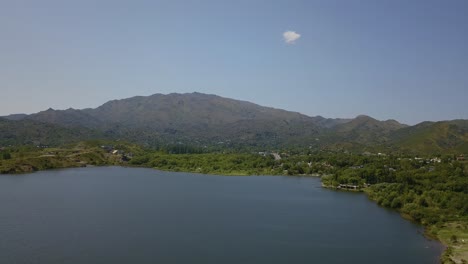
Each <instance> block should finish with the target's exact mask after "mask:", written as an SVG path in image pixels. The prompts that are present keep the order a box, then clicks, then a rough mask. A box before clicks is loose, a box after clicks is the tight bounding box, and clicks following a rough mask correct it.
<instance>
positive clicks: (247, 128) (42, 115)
mask: <svg viewBox="0 0 468 264" xmlns="http://www.w3.org/2000/svg"><path fill="white" fill-rule="evenodd" d="M5 118H7V119H10V120H5V119H4V120H3V121H2V122H3V124H4V127H3V131H0V136H1V137H2V138H0V142H17V143H20V142H32V141H35V142H42V141H44V142H45V141H47V142H52V141H53V137H51V136H49V135H48V134H52V135H53V134H54V132H56V133H58V134H60V135H63V136H58V137H56V140H55V141H57V142H61V141H70V140H75V139H76V140H78V139H80V138H92V137H96V136H99V137H106V138H113V139H125V140H129V141H132V142H136V143H139V144H144V145H148V146H158V145H171V144H176V145H180V144H183V145H194V146H208V145H209V146H216V147H218V148H225V147H229V148H236V147H249V148H255V149H264V148H275V147H301V148H308V147H311V148H331V149H347V150H354V151H363V150H382V149H385V150H388V151H398V150H405V151H413V152H431V153H434V152H451V153H458V152H468V149H467V142H468V136H467V130H468V129H467V127H468V125H467V123H468V121H467V120H454V121H443V122H435V123H434V122H423V123H421V124H418V125H416V126H407V125H404V124H400V123H398V122H397V121H395V120H387V121H379V120H376V119H374V118H371V117H369V116H364V115H361V116H358V117H356V118H354V119H339V118H337V119H331V118H324V117H321V116H315V117H310V116H306V115H303V114H300V113H297V112H291V111H286V110H281V109H275V108H271V107H264V106H260V105H257V104H254V103H250V102H245V101H239V100H234V99H229V98H223V97H220V96H216V95H208V94H201V93H190V94H168V95H163V94H154V95H151V96H136V97H132V98H127V99H121V100H113V101H109V102H107V103H105V104H103V105H101V106H99V107H97V108H95V109H83V110H76V109H67V110H53V109H48V110H46V111H42V112H39V113H36V114H31V115H24V114H20V115H10V116H7V117H5ZM7 121H8V122H7ZM12 122H17V123H12ZM28 127H29V128H31V130H30V131H28V129H27V128H28ZM16 129H17V131H18V135H17V136H15V137H12V136H13V134H15V132H14V131H15V130H16ZM21 131H23V132H21ZM34 131H36V132H34ZM65 135H68V136H65ZM12 138H16V139H18V140H13V139H12ZM7 139H8V140H7Z"/></svg>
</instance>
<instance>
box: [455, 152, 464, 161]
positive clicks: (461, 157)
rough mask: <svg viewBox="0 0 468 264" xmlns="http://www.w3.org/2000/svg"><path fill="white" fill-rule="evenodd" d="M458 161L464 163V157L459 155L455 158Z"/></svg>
mask: <svg viewBox="0 0 468 264" xmlns="http://www.w3.org/2000/svg"><path fill="white" fill-rule="evenodd" d="M457 160H458V161H464V160H465V155H463V154H461V155H459V156H458V157H457Z"/></svg>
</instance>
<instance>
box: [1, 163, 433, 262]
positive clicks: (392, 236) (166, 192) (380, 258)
mask: <svg viewBox="0 0 468 264" xmlns="http://www.w3.org/2000/svg"><path fill="white" fill-rule="evenodd" d="M0 205H1V206H0V263H15V264H21V263H44V264H54V263H163V264H165V263H184V264H185V263H242V264H245V263H255V264H259V263H391V264H394V263H399V264H404V263H411V264H414V263H437V259H438V256H439V254H440V253H441V251H442V248H441V247H440V245H439V244H438V243H436V242H434V241H429V240H427V239H426V238H424V237H423V235H422V234H421V232H422V229H421V228H420V227H418V226H416V225H414V224H412V223H410V222H408V221H405V220H403V219H402V218H401V217H400V216H399V215H398V214H397V213H395V212H392V211H389V210H385V209H383V208H380V207H378V206H377V205H376V204H375V203H373V202H370V201H368V199H367V198H366V196H365V195H363V194H356V193H346V192H335V191H330V190H325V189H322V188H320V180H319V179H317V178H307V177H281V176H252V177H233V176H209V175H201V174H189V173H170V172H161V171H156V170H151V169H136V168H120V167H101V168H80V169H66V170H54V171H44V172H39V173H33V174H26V175H1V176H0Z"/></svg>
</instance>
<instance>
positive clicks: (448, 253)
mask: <svg viewBox="0 0 468 264" xmlns="http://www.w3.org/2000/svg"><path fill="white" fill-rule="evenodd" d="M73 165H76V166H64V167H60V166H58V167H53V168H46V169H37V170H32V171H22V172H14V173H0V176H1V175H2V174H3V175H22V174H27V173H34V172H40V171H48V170H58V169H73V168H88V167H90V168H91V167H112V166H116V167H124V168H146V169H153V170H159V171H166V172H186V173H196V174H205V175H213V176H231V177H242V176H244V177H245V176H266V174H247V173H244V174H240V173H233V174H230V173H219V172H218V173H210V172H208V173H204V172H200V171H190V170H167V169H160V168H157V167H148V166H142V165H131V164H122V163H117V164H112V163H109V164H99V165H91V164H82V163H80V164H73ZM268 176H287V177H317V178H321V177H322V175H319V174H312V175H306V174H302V175H284V174H271V175H268ZM321 187H322V188H324V189H329V190H332V191H344V192H353V193H365V195H366V197H367V198H368V199H369V200H371V201H372V202H375V203H376V202H377V201H376V200H373V199H371V198H370V197H369V194H368V193H367V192H366V191H365V188H360V189H344V188H337V187H334V186H328V185H325V184H323V183H322V184H321ZM378 206H379V207H382V208H385V209H389V210H394V211H396V212H398V213H399V215H400V217H402V218H403V219H405V220H407V221H410V222H413V223H415V224H417V225H420V226H421V227H422V228H423V229H424V232H422V234H423V235H424V236H425V237H426V238H427V239H431V240H434V241H437V242H438V243H439V244H440V245H441V247H442V248H443V250H442V252H441V255H440V256H439V262H440V263H442V264H445V263H456V264H458V263H464V262H462V261H463V259H462V258H461V257H464V256H465V255H464V254H460V255H461V256H460V258H461V259H460V261H458V257H457V256H456V255H453V253H454V252H453V244H452V245H449V243H447V242H446V241H444V240H445V239H442V237H441V236H439V235H438V233H439V232H441V231H444V230H445V229H444V228H443V227H442V228H437V231H436V232H437V233H436V234H434V228H436V227H435V226H434V225H432V226H427V225H424V224H423V223H420V222H418V221H415V220H414V219H413V218H412V217H411V216H410V215H407V214H404V213H402V212H400V211H399V210H396V209H392V208H388V207H384V206H381V205H378ZM445 224H447V225H451V224H453V223H450V222H448V223H445ZM467 241H468V240H467ZM467 254H468V253H467Z"/></svg>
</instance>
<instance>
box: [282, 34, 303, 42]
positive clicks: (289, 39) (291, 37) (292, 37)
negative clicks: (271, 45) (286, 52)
mask: <svg viewBox="0 0 468 264" xmlns="http://www.w3.org/2000/svg"><path fill="white" fill-rule="evenodd" d="M300 37H301V34H298V33H296V32H295V31H286V32H284V33H283V38H284V41H285V42H286V43H287V44H294V43H295V42H296V40H298V39H299V38H300Z"/></svg>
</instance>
